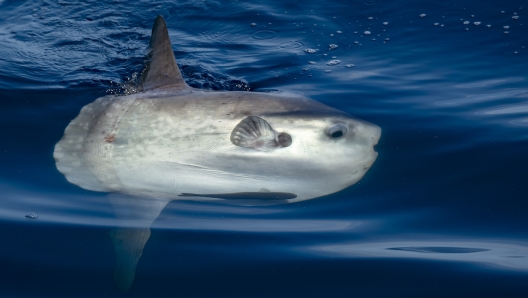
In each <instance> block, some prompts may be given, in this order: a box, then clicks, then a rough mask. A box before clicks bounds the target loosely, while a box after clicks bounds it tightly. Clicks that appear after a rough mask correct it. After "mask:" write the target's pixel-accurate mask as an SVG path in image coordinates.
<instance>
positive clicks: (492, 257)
mask: <svg viewBox="0 0 528 298" xmlns="http://www.w3.org/2000/svg"><path fill="white" fill-rule="evenodd" d="M416 238H422V237H416ZM423 238H426V237H423ZM430 238H431V237H430ZM302 250H303V251H304V252H309V253H312V254H317V255H322V256H330V257H342V258H352V259H377V258H388V259H423V260H435V261H445V262H468V263H474V264H479V265H486V266H493V267H496V268H502V269H507V270H521V271H528V243H514V242H511V241H504V240H498V239H497V240H493V239H492V240H485V239H483V240H478V239H475V240H465V241H463V240H460V241H459V240H450V239H445V240H438V239H435V240H392V241H379V242H377V241H374V242H366V243H350V244H341V243H339V244H323V245H315V246H312V247H308V248H303V249H302Z"/></svg>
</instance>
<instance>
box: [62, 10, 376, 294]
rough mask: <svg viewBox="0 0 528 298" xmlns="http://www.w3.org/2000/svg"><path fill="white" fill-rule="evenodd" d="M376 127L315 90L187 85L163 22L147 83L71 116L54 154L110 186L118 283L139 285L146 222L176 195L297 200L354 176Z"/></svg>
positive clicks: (85, 180) (94, 183)
mask: <svg viewBox="0 0 528 298" xmlns="http://www.w3.org/2000/svg"><path fill="white" fill-rule="evenodd" d="M380 133H381V129H380V128H379V127H378V126H376V125H374V124H371V123H368V122H365V121H361V120H358V119H355V118H353V117H351V116H350V115H349V114H347V113H345V112H343V111H340V110H337V109H334V108H331V107H329V106H326V105H324V104H322V103H319V102H317V101H314V100H312V99H309V98H306V97H303V96H296V95H291V94H281V93H263V92H262V93H261V92H245V91H210V90H200V89H195V88H191V87H189V86H188V85H187V84H186V83H185V82H184V80H183V79H182V76H181V73H180V71H179V69H178V65H177V64H176V59H175V57H174V53H173V51H172V47H171V42H170V40H169V34H168V31H167V25H166V23H165V20H164V19H163V17H161V16H158V17H157V18H156V20H155V22H154V26H153V28H152V36H151V39H150V45H149V49H148V55H147V63H146V68H145V70H144V72H143V75H142V77H141V92H139V93H135V94H131V95H127V96H105V97H101V98H98V99H97V100H95V101H94V102H92V103H90V104H88V105H86V106H84V107H83V108H82V109H81V112H80V114H79V115H78V116H77V118H75V119H74V120H73V121H71V122H70V124H69V125H68V127H67V128H66V130H65V133H64V136H63V137H62V139H61V140H60V141H59V142H58V143H57V144H56V145H55V151H54V153H53V156H54V158H55V161H56V165H57V169H58V170H59V171H60V172H61V173H62V174H64V176H65V177H66V179H67V180H68V181H69V182H71V183H73V184H76V185H78V186H80V187H82V188H84V189H88V190H93V191H100V192H111V193H113V194H112V195H110V196H109V198H110V201H111V203H112V205H113V207H114V210H115V213H116V217H117V218H119V219H122V220H124V221H123V222H130V221H131V220H133V221H135V222H136V225H135V226H134V227H129V226H122V227H119V228H117V229H115V230H113V231H112V233H111V237H112V240H113V244H114V249H115V253H116V270H115V272H114V281H115V282H116V285H117V287H118V288H119V289H120V290H122V291H127V290H128V289H129V288H130V286H131V285H132V281H133V279H134V274H135V268H136V265H137V262H138V260H139V257H140V256H141V253H142V250H143V247H144V245H145V243H146V242H147V240H148V238H149V237H150V225H151V223H152V222H153V221H154V220H155V219H156V218H157V217H158V215H159V213H160V212H161V210H162V209H163V208H164V207H165V205H166V204H167V203H168V202H169V201H171V200H200V201H224V200H239V199H248V200H249V201H251V200H253V201H254V200H263V201H266V200H270V201H281V202H285V203H292V202H299V201H304V200H308V199H313V198H317V197H320V196H324V195H328V194H331V193H335V192H337V191H340V190H342V189H344V188H347V187H348V186H350V185H352V184H354V183H356V182H357V181H359V180H360V179H361V178H362V177H363V175H364V174H365V172H366V171H367V170H368V169H369V167H370V166H371V165H372V163H373V162H374V161H375V159H376V157H377V153H376V152H375V151H374V145H376V144H377V142H378V139H379V137H380Z"/></svg>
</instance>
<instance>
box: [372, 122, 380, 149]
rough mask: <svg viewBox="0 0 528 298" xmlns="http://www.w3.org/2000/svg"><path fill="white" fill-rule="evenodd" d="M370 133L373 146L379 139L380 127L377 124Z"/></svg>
mask: <svg viewBox="0 0 528 298" xmlns="http://www.w3.org/2000/svg"><path fill="white" fill-rule="evenodd" d="M372 135H373V136H372V147H373V148H374V147H376V145H378V142H379V139H380V138H381V128H380V127H379V126H375V127H374V132H373V134H372Z"/></svg>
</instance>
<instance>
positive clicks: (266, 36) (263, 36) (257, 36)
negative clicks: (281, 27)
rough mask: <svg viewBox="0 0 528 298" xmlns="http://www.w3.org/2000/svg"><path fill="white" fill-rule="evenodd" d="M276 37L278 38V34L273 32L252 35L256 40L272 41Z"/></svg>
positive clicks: (264, 31)
mask: <svg viewBox="0 0 528 298" xmlns="http://www.w3.org/2000/svg"><path fill="white" fill-rule="evenodd" d="M275 36H277V32H275V31H273V30H260V31H257V32H255V33H253V34H251V37H253V38H254V39H272V38H274V37H275Z"/></svg>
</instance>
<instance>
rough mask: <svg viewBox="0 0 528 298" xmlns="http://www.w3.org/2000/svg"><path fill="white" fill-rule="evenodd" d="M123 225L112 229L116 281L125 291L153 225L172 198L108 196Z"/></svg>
mask: <svg viewBox="0 0 528 298" xmlns="http://www.w3.org/2000/svg"><path fill="white" fill-rule="evenodd" d="M108 197H109V199H110V202H111V203H112V206H113V207H114V211H115V215H116V217H117V218H118V219H119V220H120V222H121V224H120V226H119V227H116V228H114V229H112V230H111V231H110V238H111V239H112V244H113V246H114V253H115V258H116V264H115V270H114V283H115V285H116V287H117V288H118V289H119V290H120V291H122V292H126V291H128V290H129V289H130V287H131V286H132V283H133V282H134V276H135V273H136V266H137V263H138V261H139V258H141V254H142V253H143V248H144V247H145V244H146V243H147V241H148V239H149V238H150V225H151V224H152V222H154V220H155V219H156V218H157V217H158V216H159V214H160V213H161V211H162V210H163V208H164V207H165V205H167V203H168V202H169V201H167V200H159V199H143V198H137V197H132V196H125V195H117V194H111V195H109V196H108Z"/></svg>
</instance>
